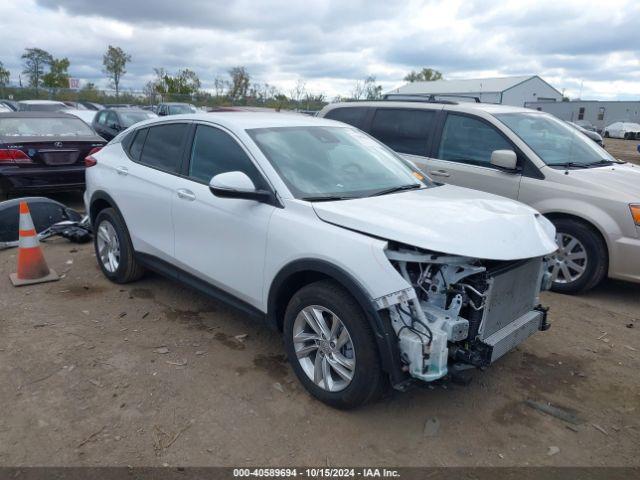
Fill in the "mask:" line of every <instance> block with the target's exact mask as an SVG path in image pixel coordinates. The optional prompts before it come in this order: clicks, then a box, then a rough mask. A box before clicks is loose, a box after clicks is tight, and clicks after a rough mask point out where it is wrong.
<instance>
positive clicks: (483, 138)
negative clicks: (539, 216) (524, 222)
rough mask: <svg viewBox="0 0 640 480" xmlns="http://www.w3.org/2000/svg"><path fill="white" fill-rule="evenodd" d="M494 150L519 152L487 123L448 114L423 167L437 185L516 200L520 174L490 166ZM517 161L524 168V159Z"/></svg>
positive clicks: (468, 117) (516, 171)
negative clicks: (442, 184)
mask: <svg viewBox="0 0 640 480" xmlns="http://www.w3.org/2000/svg"><path fill="white" fill-rule="evenodd" d="M494 150H512V151H516V152H517V149H516V148H515V146H514V145H513V144H512V143H511V142H510V141H509V140H508V139H507V137H506V136H505V135H503V134H502V133H501V132H500V131H499V130H498V129H497V128H496V127H495V126H493V125H491V123H489V122H488V121H486V120H484V119H482V118H480V117H477V116H474V115H469V114H464V113H458V112H447V113H446V116H445V118H444V122H443V125H442V132H441V134H440V136H439V139H438V141H436V142H435V144H434V148H433V149H432V155H431V158H430V159H429V160H428V161H427V162H425V164H424V166H422V165H421V166H422V168H423V169H425V170H426V172H427V173H428V174H429V176H430V177H432V178H433V179H434V180H436V181H439V182H442V183H449V184H452V185H457V186H460V187H467V188H473V189H475V190H482V191H485V192H489V193H494V194H496V195H501V196H503V197H509V198H513V199H517V198H518V191H519V189H520V180H521V178H522V175H521V171H520V169H518V170H514V171H511V170H509V171H507V170H503V169H501V168H499V167H496V166H493V165H491V163H490V162H491V153H492V152H493V151H494ZM518 161H519V163H520V164H521V163H522V162H523V161H524V159H523V158H519V160H518Z"/></svg>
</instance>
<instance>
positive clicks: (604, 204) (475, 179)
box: [319, 101, 640, 293]
mask: <svg viewBox="0 0 640 480" xmlns="http://www.w3.org/2000/svg"><path fill="white" fill-rule="evenodd" d="M319 116H322V117H327V118H331V119H333V120H339V121H342V122H345V123H349V124H351V125H354V126H356V127H358V128H360V129H361V130H364V131H365V132H367V133H369V134H370V135H372V136H373V137H375V138H377V139H378V140H380V141H382V142H383V143H385V144H386V145H388V146H389V147H390V148H392V149H393V150H395V151H396V152H398V153H401V154H402V155H403V156H404V157H405V158H406V159H407V160H409V161H411V162H413V163H414V164H415V165H417V166H418V167H419V168H420V169H422V170H423V171H424V172H425V173H427V174H428V175H429V176H430V177H432V178H433V180H435V181H439V182H442V183H450V184H453V185H459V186H462V187H468V188H474V189H476V190H483V191H485V192H490V193H494V194H497V195H501V196H504V197H509V198H513V199H517V200H519V201H521V202H524V203H526V204H528V205H531V206H532V207H534V208H536V209H537V210H538V211H539V212H541V213H542V214H544V215H545V216H546V217H547V218H549V219H550V220H551V221H552V222H553V223H554V225H555V226H556V229H557V236H556V241H557V243H558V252H557V253H556V255H555V256H554V258H553V259H552V262H551V265H550V269H551V272H552V274H553V278H554V283H553V289H554V290H556V291H559V292H565V293H574V292H580V291H585V290H588V289H590V288H593V287H594V286H595V285H597V284H598V283H599V282H600V281H601V280H602V279H603V278H605V277H606V276H607V275H608V276H609V277H611V278H616V279H621V280H627V281H632V282H640V167H639V166H637V165H633V164H630V163H625V162H621V161H619V160H616V159H615V158H613V157H612V156H611V155H610V154H609V153H607V152H606V151H605V150H604V149H602V148H601V147H599V146H598V145H596V144H595V143H594V142H592V141H591V140H589V139H588V138H587V137H585V136H584V135H583V134H582V133H580V132H578V131H576V130H575V129H574V128H571V127H570V126H569V125H567V124H565V123H564V122H562V121H561V120H558V119H557V118H556V117H554V116H552V115H549V114H546V113H543V112H539V111H535V110H530V109H525V108H517V107H510V106H506V105H493V104H483V103H471V102H462V103H455V102H441V103H436V102H431V101H379V102H346V103H335V104H331V105H328V106H326V107H325V108H324V109H323V110H322V111H321V112H320V114H319ZM473 234H474V233H473V232H469V235H473Z"/></svg>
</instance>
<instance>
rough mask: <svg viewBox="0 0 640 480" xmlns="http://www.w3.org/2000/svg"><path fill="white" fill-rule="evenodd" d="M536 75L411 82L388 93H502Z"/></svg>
mask: <svg viewBox="0 0 640 480" xmlns="http://www.w3.org/2000/svg"><path fill="white" fill-rule="evenodd" d="M534 77H536V75H524V76H520V77H495V78H470V79H465V80H436V81H434V82H413V83H407V84H405V85H402V86H401V87H399V88H397V89H395V90H392V91H390V92H388V93H433V94H438V93H440V94H445V93H479V92H504V91H505V90H508V89H510V88H511V87H515V86H516V85H518V84H519V83H522V82H524V81H527V80H529V79H531V78H534Z"/></svg>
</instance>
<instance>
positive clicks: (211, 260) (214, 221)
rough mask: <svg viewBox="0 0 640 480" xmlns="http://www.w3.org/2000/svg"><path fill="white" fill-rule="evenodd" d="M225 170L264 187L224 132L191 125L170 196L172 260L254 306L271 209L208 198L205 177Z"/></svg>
mask: <svg viewBox="0 0 640 480" xmlns="http://www.w3.org/2000/svg"><path fill="white" fill-rule="evenodd" d="M231 171H241V172H244V173H246V174H247V175H248V176H249V178H251V180H252V181H253V182H254V184H255V186H256V187H257V188H261V189H269V188H270V187H269V185H268V183H267V181H266V180H265V178H264V176H263V175H262V174H261V173H260V171H259V170H258V168H257V167H256V166H255V164H254V163H253V161H252V160H251V158H250V156H249V154H248V153H247V151H246V150H245V149H244V148H243V147H242V146H241V144H240V143H239V142H238V141H237V140H236V138H235V137H233V136H232V135H231V134H230V133H229V132H227V131H225V130H223V129H222V128H217V127H214V126H211V125H203V124H199V125H197V126H195V128H194V132H193V141H192V146H191V148H190V153H189V154H188V162H187V164H186V165H185V167H184V170H183V176H182V177H181V178H179V179H178V180H177V183H176V186H175V188H174V190H173V192H172V210H173V225H174V230H175V256H176V260H177V262H179V266H181V267H182V268H183V269H184V270H186V271H188V272H189V273H191V274H193V275H196V276H197V277H199V278H200V279H203V280H205V281H206V282H208V283H210V284H212V285H214V286H216V287H218V288H220V289H222V290H224V291H226V292H227V293H230V294H232V295H234V296H236V297H238V298H240V299H242V300H243V301H245V302H248V303H250V304H252V305H253V306H259V305H260V304H261V302H262V296H263V294H264V292H263V291H262V286H263V269H264V256H265V250H266V240H267V229H268V226H269V221H270V219H271V215H272V213H273V211H274V209H275V207H273V206H271V205H267V204H264V203H259V202H257V201H253V200H242V199H233V198H220V197H216V196H215V195H213V193H211V191H210V190H209V182H210V180H211V178H212V177H213V176H215V175H218V174H220V173H224V172H231Z"/></svg>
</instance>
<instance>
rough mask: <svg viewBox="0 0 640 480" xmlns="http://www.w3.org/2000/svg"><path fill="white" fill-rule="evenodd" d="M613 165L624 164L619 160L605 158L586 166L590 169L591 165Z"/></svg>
mask: <svg viewBox="0 0 640 480" xmlns="http://www.w3.org/2000/svg"><path fill="white" fill-rule="evenodd" d="M614 163H618V164H621V163H625V162H621V161H619V160H607V159H606V158H603V159H601V160H597V161H595V162H590V163H587V165H588V166H590V167H591V166H593V165H612V164H614Z"/></svg>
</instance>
